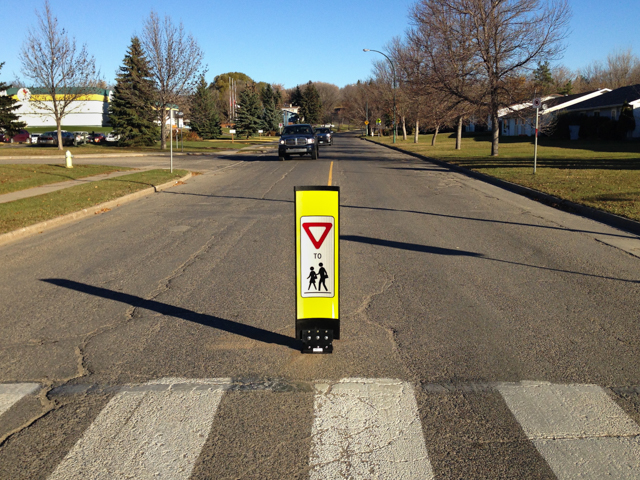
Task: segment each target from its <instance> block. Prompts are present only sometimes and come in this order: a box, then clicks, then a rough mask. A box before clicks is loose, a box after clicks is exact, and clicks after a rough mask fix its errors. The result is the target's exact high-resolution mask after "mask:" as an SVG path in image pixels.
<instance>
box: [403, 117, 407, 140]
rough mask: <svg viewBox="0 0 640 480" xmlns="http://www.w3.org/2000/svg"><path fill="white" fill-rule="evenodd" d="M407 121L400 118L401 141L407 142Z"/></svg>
mask: <svg viewBox="0 0 640 480" xmlns="http://www.w3.org/2000/svg"><path fill="white" fill-rule="evenodd" d="M406 122H407V119H406V118H404V115H403V116H402V140H404V141H405V142H406V141H407V123H406Z"/></svg>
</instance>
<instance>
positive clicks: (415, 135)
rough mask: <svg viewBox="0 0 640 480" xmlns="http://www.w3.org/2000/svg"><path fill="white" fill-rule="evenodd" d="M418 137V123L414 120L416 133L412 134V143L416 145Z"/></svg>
mask: <svg viewBox="0 0 640 480" xmlns="http://www.w3.org/2000/svg"><path fill="white" fill-rule="evenodd" d="M419 135H420V122H419V121H418V120H416V132H415V133H414V134H413V143H418V139H419Z"/></svg>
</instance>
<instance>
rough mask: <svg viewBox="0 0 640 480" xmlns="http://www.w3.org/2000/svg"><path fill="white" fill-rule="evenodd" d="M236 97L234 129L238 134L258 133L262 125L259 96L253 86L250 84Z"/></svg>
mask: <svg viewBox="0 0 640 480" xmlns="http://www.w3.org/2000/svg"><path fill="white" fill-rule="evenodd" d="M239 97H240V98H239V99H238V116H237V117H236V131H237V133H238V136H240V135H246V136H247V138H249V137H250V136H251V135H255V134H256V133H258V130H259V129H260V127H261V126H262V125H261V124H262V121H261V120H260V113H261V107H260V97H259V96H258V94H257V93H256V91H255V87H254V86H251V87H249V88H246V89H245V90H243V91H242V92H241V93H240V95H239Z"/></svg>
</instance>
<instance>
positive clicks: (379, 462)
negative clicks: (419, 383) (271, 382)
mask: <svg viewBox="0 0 640 480" xmlns="http://www.w3.org/2000/svg"><path fill="white" fill-rule="evenodd" d="M315 390H316V394H315V400H314V409H315V419H314V423H313V427H312V452H311V458H310V480H320V479H323V480H324V479H337V478H353V479H360V478H362V479H365V478H367V479H370V478H384V479H421V480H428V479H433V478H435V477H434V474H433V470H432V467H431V463H430V462H429V458H428V455H427V449H426V447H425V443H424V437H423V434H422V424H421V422H420V418H419V416H418V406H417V404H416V400H415V397H414V391H413V387H412V386H411V385H410V384H408V383H406V382H401V381H399V380H389V379H361V378H352V379H343V380H341V381H340V382H338V383H326V384H316V385H315Z"/></svg>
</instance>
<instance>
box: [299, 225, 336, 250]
mask: <svg viewBox="0 0 640 480" xmlns="http://www.w3.org/2000/svg"><path fill="white" fill-rule="evenodd" d="M332 226H333V225H332V224H331V223H320V222H310V223H303V224H302V228H304V231H305V232H307V235H308V236H309V239H310V240H311V243H313V246H314V247H316V250H317V249H319V248H320V247H321V246H322V243H323V242H324V240H325V238H327V235H329V231H330V230H331V227H332ZM314 227H322V228H324V232H322V234H321V235H320V238H316V237H315V236H314V234H313V232H311V229H312V228H314ZM317 233H319V232H318V231H316V234H317Z"/></svg>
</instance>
